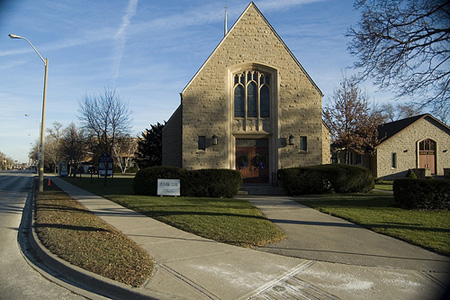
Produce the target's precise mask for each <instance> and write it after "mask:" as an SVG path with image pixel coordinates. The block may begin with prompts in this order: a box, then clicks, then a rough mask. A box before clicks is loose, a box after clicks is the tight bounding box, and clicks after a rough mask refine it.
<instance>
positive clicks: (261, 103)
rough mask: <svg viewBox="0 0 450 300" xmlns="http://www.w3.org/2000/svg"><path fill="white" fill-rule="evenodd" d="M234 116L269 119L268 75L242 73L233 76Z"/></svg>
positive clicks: (254, 72) (251, 72)
mask: <svg viewBox="0 0 450 300" xmlns="http://www.w3.org/2000/svg"><path fill="white" fill-rule="evenodd" d="M233 92H234V97H233V98H234V116H235V117H236V118H244V117H247V118H258V117H260V118H269V117H270V75H268V74H264V73H262V72H259V71H244V72H242V73H238V74H235V75H234V86H233Z"/></svg>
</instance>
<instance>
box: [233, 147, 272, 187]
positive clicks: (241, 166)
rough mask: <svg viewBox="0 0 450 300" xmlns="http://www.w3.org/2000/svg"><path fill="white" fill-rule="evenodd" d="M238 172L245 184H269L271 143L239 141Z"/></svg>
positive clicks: (237, 153)
mask: <svg viewBox="0 0 450 300" xmlns="http://www.w3.org/2000/svg"><path fill="white" fill-rule="evenodd" d="M236 170H239V172H241V174H242V177H243V178H244V183H269V141H268V140H267V139H260V140H244V139H237V140H236Z"/></svg>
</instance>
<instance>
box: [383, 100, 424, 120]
mask: <svg viewBox="0 0 450 300" xmlns="http://www.w3.org/2000/svg"><path fill="white" fill-rule="evenodd" d="M379 112H380V114H381V116H382V118H383V123H386V122H394V121H398V120H401V119H406V118H409V117H413V116H416V115H419V114H421V111H420V109H418V108H417V107H414V106H410V105H406V104H400V103H397V104H396V105H392V104H391V103H385V104H383V105H381V106H380V108H379Z"/></svg>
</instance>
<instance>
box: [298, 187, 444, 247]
mask: <svg viewBox="0 0 450 300" xmlns="http://www.w3.org/2000/svg"><path fill="white" fill-rule="evenodd" d="M309 198H310V197H309ZM298 202H300V203H302V204H305V205H307V206H310V207H312V208H315V209H317V210H319V211H321V212H325V213H329V214H332V215H334V216H338V217H341V218H344V219H346V220H349V221H351V222H353V223H356V224H360V225H362V226H364V227H366V228H369V229H371V230H373V231H375V232H379V233H383V234H386V235H389V236H393V237H396V238H399V239H402V240H405V241H407V242H410V243H412V244H416V245H418V246H421V247H424V248H427V249H430V250H432V251H435V252H438V253H441V254H444V255H450V212H449V211H422V210H405V209H401V208H398V207H395V206H394V198H393V196H392V195H386V194H381V193H371V194H352V195H320V196H314V199H311V200H303V199H300V198H299V199H298Z"/></svg>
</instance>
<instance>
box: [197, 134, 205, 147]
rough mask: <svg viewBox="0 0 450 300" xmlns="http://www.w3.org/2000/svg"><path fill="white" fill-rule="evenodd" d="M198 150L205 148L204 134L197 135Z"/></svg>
mask: <svg viewBox="0 0 450 300" xmlns="http://www.w3.org/2000/svg"><path fill="white" fill-rule="evenodd" d="M198 150H206V137H205V136H199V137H198Z"/></svg>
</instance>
